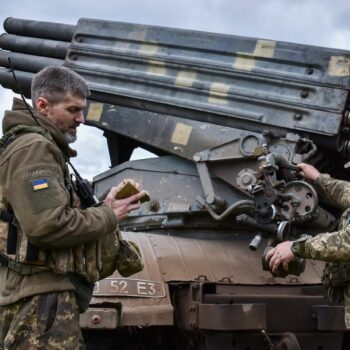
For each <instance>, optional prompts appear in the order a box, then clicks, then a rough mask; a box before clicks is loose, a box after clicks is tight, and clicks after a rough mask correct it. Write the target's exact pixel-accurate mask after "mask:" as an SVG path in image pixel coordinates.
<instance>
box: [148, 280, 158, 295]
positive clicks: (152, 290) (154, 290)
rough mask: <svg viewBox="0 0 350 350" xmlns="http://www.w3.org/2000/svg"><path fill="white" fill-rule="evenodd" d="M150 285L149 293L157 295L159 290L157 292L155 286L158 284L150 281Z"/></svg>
mask: <svg viewBox="0 0 350 350" xmlns="http://www.w3.org/2000/svg"><path fill="white" fill-rule="evenodd" d="M148 285H149V293H148V294H149V295H155V294H156V293H157V292H156V288H155V286H156V284H155V283H152V282H149V283H148Z"/></svg>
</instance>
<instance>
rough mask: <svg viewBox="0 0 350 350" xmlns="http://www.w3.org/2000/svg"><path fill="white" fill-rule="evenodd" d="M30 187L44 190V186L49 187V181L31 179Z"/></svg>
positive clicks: (35, 189)
mask: <svg viewBox="0 0 350 350" xmlns="http://www.w3.org/2000/svg"><path fill="white" fill-rule="evenodd" d="M32 187H33V190H34V191H39V190H44V189H45V188H49V183H48V182H47V180H46V179H41V180H32Z"/></svg>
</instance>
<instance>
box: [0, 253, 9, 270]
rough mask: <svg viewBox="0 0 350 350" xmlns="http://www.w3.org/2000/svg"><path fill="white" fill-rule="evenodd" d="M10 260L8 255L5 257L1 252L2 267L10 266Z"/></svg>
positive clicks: (0, 261) (0, 262) (0, 263)
mask: <svg viewBox="0 0 350 350" xmlns="http://www.w3.org/2000/svg"><path fill="white" fill-rule="evenodd" d="M9 260H10V259H9V258H8V257H7V255H5V254H4V253H2V252H1V251H0V265H1V266H8V263H9Z"/></svg>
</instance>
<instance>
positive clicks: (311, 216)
mask: <svg viewBox="0 0 350 350" xmlns="http://www.w3.org/2000/svg"><path fill="white" fill-rule="evenodd" d="M4 28H5V31H6V33H4V34H2V35H1V36H0V47H1V51H0V65H1V68H0V83H1V85H2V86H3V87H4V88H9V89H13V90H14V91H17V90H18V86H16V85H15V83H14V81H13V77H12V74H11V71H10V69H9V63H8V57H11V60H12V62H13V65H14V68H15V73H16V76H17V79H18V82H19V84H20V85H21V87H22V89H23V91H24V93H25V94H26V96H27V97H29V96H30V91H29V90H30V82H31V78H32V76H33V75H34V74H35V72H37V71H38V70H40V69H41V68H43V67H45V66H48V65H64V66H67V67H69V68H71V69H73V70H75V71H76V72H78V73H79V74H81V75H82V76H83V77H84V78H85V79H86V80H87V81H88V83H89V86H90V88H91V91H92V94H91V98H90V101H89V104H88V108H87V111H86V124H88V125H91V126H94V127H97V128H99V129H102V130H103V131H104V135H105V137H106V139H107V143H108V149H109V153H110V159H111V168H110V170H108V171H106V172H104V173H102V174H100V175H97V176H96V177H95V178H94V186H95V191H96V192H97V194H98V195H102V194H103V193H104V192H105V191H106V190H107V189H108V188H110V187H111V186H113V185H114V184H116V183H119V182H120V181H121V180H122V179H123V178H134V179H135V180H137V181H138V182H140V183H141V184H142V186H143V188H145V189H147V190H148V191H149V192H150V194H151V201H150V202H148V203H145V204H143V205H142V206H141V208H140V209H139V210H138V211H137V212H133V213H131V214H130V215H129V217H128V218H127V219H126V220H125V221H123V222H122V223H121V227H122V229H123V236H125V237H126V238H127V239H130V240H133V241H135V242H136V243H137V244H138V245H139V247H140V248H141V252H142V256H143V259H144V262H145V268H144V270H143V271H142V272H140V273H138V274H136V275H133V276H131V277H130V278H122V277H121V276H120V275H118V273H115V274H114V275H113V276H111V277H110V278H107V279H105V280H102V281H100V282H98V283H97V284H96V287H95V291H94V297H93V299H92V302H91V305H90V308H89V309H88V311H87V312H86V313H85V314H83V315H82V316H81V326H82V328H83V329H84V334H85V338H86V340H87V343H88V349H133V350H135V349H144V350H146V349H174V350H178V349H194V350H202V349H203V350H204V349H206V350H209V349H223V350H226V349H235V350H248V349H251V350H252V349H254V350H255V349H257V350H263V349H288V350H296V349H308V350H313V349H314V350H320V349H322V350H345V349H347V348H348V347H347V346H349V345H348V343H347V342H348V339H347V337H346V333H345V325H344V308H343V305H338V304H331V303H330V302H329V301H328V300H327V298H326V297H325V289H324V287H323V285H322V283H321V276H322V269H323V263H320V262H315V261H308V262H306V265H305V261H298V263H297V264H296V265H295V266H294V267H293V268H291V271H290V272H291V273H290V274H288V275H287V274H284V273H283V272H282V271H281V273H279V274H277V275H273V274H272V273H271V272H270V271H268V267H267V266H266V264H265V263H264V259H263V256H264V251H265V250H266V249H269V247H271V246H273V245H274V244H276V243H278V242H280V241H283V240H286V239H296V238H298V237H299V236H300V235H301V234H303V233H307V234H313V235H315V234H317V233H320V232H327V231H331V230H334V229H335V228H336V225H337V218H338V215H339V213H338V212H337V211H335V210H334V208H331V207H327V206H326V205H325V204H324V203H322V202H320V201H319V200H318V197H317V193H316V192H315V190H314V188H313V186H312V184H310V183H308V182H306V181H304V180H303V179H302V178H299V177H298V174H297V171H296V170H297V168H296V164H298V163H299V162H308V163H311V164H314V165H315V166H317V167H318V169H320V170H321V171H323V172H327V173H330V174H331V175H333V176H334V177H341V178H345V179H347V178H348V174H347V172H346V171H344V168H343V166H344V164H345V163H346V162H347V161H348V160H349V145H348V139H349V129H348V127H349V125H350V120H349V83H350V52H348V51H342V50H335V49H328V48H321V47H314V46H306V45H300V44H293V43H286V42H276V41H272V40H259V39H252V38H243V37H238V36H231V35H221V34H213V33H204V32H196V31H188V30H180V29H172V28H163V27H154V26H146V25H137V24H130V23H120V22H109V21H101V20H92V19H81V20H79V22H78V23H77V25H64V24H57V23H49V22H37V21H28V20H20V19H15V18H8V19H7V20H6V21H5V23H4ZM136 147H141V148H143V149H146V150H149V151H151V152H153V153H154V154H156V155H157V156H158V157H156V158H152V159H145V160H137V161H130V156H131V154H132V152H133V150H134V149H135V148H136ZM92 161H93V160H92Z"/></svg>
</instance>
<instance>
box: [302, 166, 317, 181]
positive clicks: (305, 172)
mask: <svg viewBox="0 0 350 350" xmlns="http://www.w3.org/2000/svg"><path fill="white" fill-rule="evenodd" d="M298 168H299V169H300V171H299V174H300V175H302V176H303V177H304V178H305V179H306V180H309V181H315V180H316V179H317V178H318V177H319V176H320V172H319V171H318V170H317V169H316V168H315V167H314V166H313V165H311V164H305V163H300V164H298Z"/></svg>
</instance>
